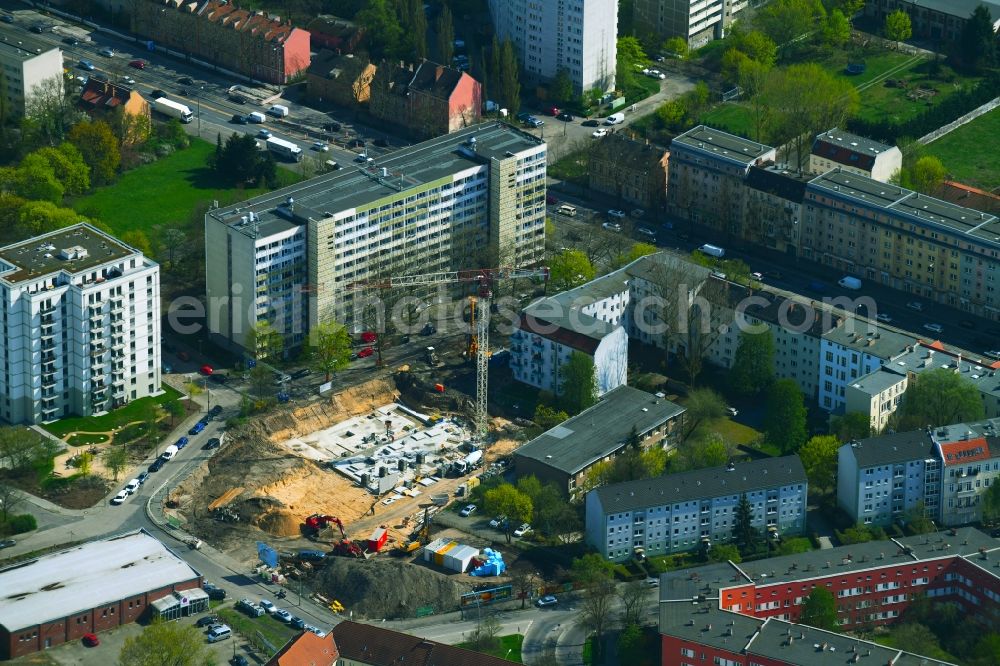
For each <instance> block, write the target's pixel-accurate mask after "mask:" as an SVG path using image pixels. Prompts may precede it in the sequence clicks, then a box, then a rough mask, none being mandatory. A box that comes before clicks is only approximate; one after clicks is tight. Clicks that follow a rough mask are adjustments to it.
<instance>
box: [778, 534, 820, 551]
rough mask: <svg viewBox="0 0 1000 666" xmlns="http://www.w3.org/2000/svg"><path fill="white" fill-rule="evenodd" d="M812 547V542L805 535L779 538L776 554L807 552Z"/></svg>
mask: <svg viewBox="0 0 1000 666" xmlns="http://www.w3.org/2000/svg"><path fill="white" fill-rule="evenodd" d="M812 549H813V547H812V542H811V541H809V539H808V538H807V537H791V538H787V539H782V540H781V543H779V544H778V549H777V551H778V552H777V554H778V555H797V554H799V553H808V552H809V551H810V550H812Z"/></svg>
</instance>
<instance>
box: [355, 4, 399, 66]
mask: <svg viewBox="0 0 1000 666" xmlns="http://www.w3.org/2000/svg"><path fill="white" fill-rule="evenodd" d="M354 21H355V22H356V23H358V24H359V25H360V26H362V27H364V29H365V42H366V43H367V45H368V54H369V55H370V56H371V59H372V61H373V62H379V61H381V60H385V59H393V58H396V57H397V56H399V55H400V53H399V51H400V48H399V45H400V41H401V40H402V39H403V28H402V27H401V26H400V25H399V19H398V18H397V17H396V11H395V8H394V7H393V3H392V2H390V1H389V0H367V1H366V2H365V6H364V9H362V10H361V11H359V12H358V13H357V14H356V15H355V16H354Z"/></svg>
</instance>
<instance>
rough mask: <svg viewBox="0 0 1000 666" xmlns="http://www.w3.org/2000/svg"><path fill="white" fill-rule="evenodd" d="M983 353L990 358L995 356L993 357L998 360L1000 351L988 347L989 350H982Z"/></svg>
mask: <svg viewBox="0 0 1000 666" xmlns="http://www.w3.org/2000/svg"><path fill="white" fill-rule="evenodd" d="M983 355H984V356H989V357H990V358H995V359H998V360H1000V351H996V350H992V349H990V350H987V351H984V352H983Z"/></svg>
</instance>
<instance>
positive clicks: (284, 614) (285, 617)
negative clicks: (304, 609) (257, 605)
mask: <svg viewBox="0 0 1000 666" xmlns="http://www.w3.org/2000/svg"><path fill="white" fill-rule="evenodd" d="M273 615H274V617H275V619H277V620H281V621H282V622H288V621H289V620H291V619H292V614H291V613H289V612H288V611H286V610H276V611H274V613H273Z"/></svg>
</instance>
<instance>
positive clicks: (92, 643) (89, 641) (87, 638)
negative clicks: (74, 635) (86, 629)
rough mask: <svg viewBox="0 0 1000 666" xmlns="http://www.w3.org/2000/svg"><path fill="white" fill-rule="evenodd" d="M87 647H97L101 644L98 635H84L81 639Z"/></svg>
mask: <svg viewBox="0 0 1000 666" xmlns="http://www.w3.org/2000/svg"><path fill="white" fill-rule="evenodd" d="M80 640H81V641H82V642H83V644H84V645H86V646H87V647H97V646H98V645H100V644H101V639H100V638H98V637H97V635H96V634H84V635H83V638H81V639H80Z"/></svg>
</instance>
